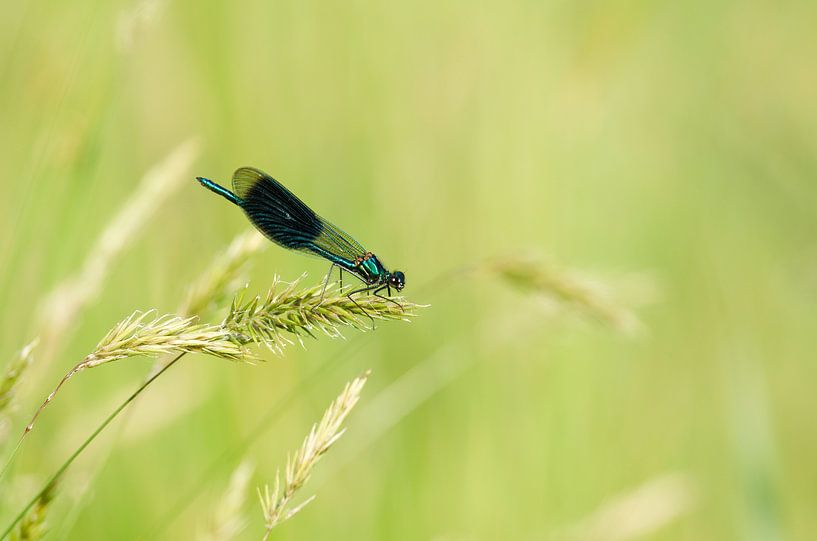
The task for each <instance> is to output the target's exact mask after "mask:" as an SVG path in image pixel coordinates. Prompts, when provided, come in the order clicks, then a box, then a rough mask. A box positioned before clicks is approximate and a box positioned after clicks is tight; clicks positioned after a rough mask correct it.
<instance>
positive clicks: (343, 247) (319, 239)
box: [196, 167, 406, 312]
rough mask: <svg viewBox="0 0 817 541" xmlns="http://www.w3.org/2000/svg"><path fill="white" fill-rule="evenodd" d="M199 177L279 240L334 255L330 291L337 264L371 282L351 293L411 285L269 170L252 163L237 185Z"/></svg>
mask: <svg viewBox="0 0 817 541" xmlns="http://www.w3.org/2000/svg"><path fill="white" fill-rule="evenodd" d="M196 180H198V181H199V182H200V183H201V185H202V186H204V187H205V188H207V189H209V190H211V191H213V192H215V193H217V194H218V195H220V196H222V197H224V198H225V199H226V200H227V201H229V202H231V203H233V204H235V205H238V206H239V207H241V208H242V210H244V213H245V214H246V215H247V217H248V218H249V219H250V222H252V224H253V225H254V226H255V227H256V228H257V229H258V230H259V231H260V232H261V233H263V234H264V236H266V237H267V238H268V239H269V240H271V241H272V242H274V243H275V244H277V245H279V246H283V247H284V248H288V249H290V250H298V251H300V252H305V253H307V254H312V255H317V256H319V257H322V258H324V259H326V260H328V261H329V262H330V263H331V266H330V267H329V273H328V274H327V275H326V280H325V281H324V291H325V289H326V284H327V283H328V281H329V277H330V276H331V274H332V270H333V269H334V268H335V267H338V268H339V269H340V272H341V280H342V279H343V271H346V272H348V273H349V274H352V275H353V276H355V277H356V278H358V279H360V280H361V281H362V282H363V283H364V284H365V286H364V287H362V288H360V289H356V290H354V291H352V292H350V293H349V294H348V297H349V298H350V299H351V298H352V297H351V296H352V295H354V294H356V293H361V292H364V291H372V292H373V293H374V294H375V295H378V294H379V293H380V292H381V291H383V290H384V289H385V290H386V292H387V294H389V295H391V290H392V288H394V289H396V290H397V291H400V290H401V289H403V286H405V284H406V277H405V275H404V274H403V273H402V272H400V271H394V272H389V271H388V270H387V269H386V267H384V266H383V264H382V263H381V262H380V260H379V259H378V258H377V256H376V255H374V254H373V253H372V252H369V251H367V250H366V249H365V248H363V246H361V245H360V243H359V242H357V241H356V240H355V239H353V238H352V237H351V236H350V235H349V234H347V233H346V232H344V231H343V230H342V229H340V228H339V227H337V226H336V225H334V224H332V223H331V222H329V221H328V220H325V219H323V218H321V217H320V216H319V215H318V214H317V213H315V211H313V210H312V209H310V208H309V207H308V206H306V204H305V203H304V202H303V201H301V200H300V199H298V198H297V197H296V196H295V194H293V193H292V192H290V191H289V190H287V189H286V188H285V187H284V186H283V185H282V184H281V183H280V182H278V181H277V180H275V179H274V178H272V177H271V176H269V175H268V174H266V173H264V172H263V171H260V170H258V169H255V168H252V167H242V168H240V169H238V170H236V172H235V173H234V174H233V191H230V190H228V189H227V188H225V187H224V186H220V185H219V184H216V183H215V182H213V181H212V180H209V179H206V178H204V177H196ZM341 285H342V282H341ZM378 296H380V295H378ZM321 298H323V293H321ZM384 298H385V297H384ZM352 300H353V299H352ZM389 300H391V299H389ZM353 302H354V300H353ZM392 302H396V301H392ZM398 306H399V304H398ZM364 312H365V310H364Z"/></svg>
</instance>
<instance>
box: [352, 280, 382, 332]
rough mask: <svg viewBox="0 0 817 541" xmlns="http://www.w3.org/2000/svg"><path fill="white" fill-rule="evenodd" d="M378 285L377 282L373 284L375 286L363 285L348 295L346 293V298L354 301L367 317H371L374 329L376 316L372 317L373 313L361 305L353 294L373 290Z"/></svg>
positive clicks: (373, 328)
mask: <svg viewBox="0 0 817 541" xmlns="http://www.w3.org/2000/svg"><path fill="white" fill-rule="evenodd" d="M378 285H379V284H375V285H373V286H366V287H361V288H360V289H355V290H354V291H352V292H350V293H349V294H348V295H346V298H347V299H349V300H350V301H352V303H353V304H354V305H355V306H357V307H358V309H360V311H361V312H363V313H364V314H366V317H368V318H369V319H370V320H371V321H372V330H375V326H374V318H373V317H372V315H371V314H370V313H369V312H367V311H366V309H365V308H363V307H362V306H360V305H359V304H358V303H357V301H356V300H355V299H353V298H352V295H355V294H357V293H363V292H364V291H371V290H372V289H374V288H376V287H378Z"/></svg>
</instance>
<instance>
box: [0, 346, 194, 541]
mask: <svg viewBox="0 0 817 541" xmlns="http://www.w3.org/2000/svg"><path fill="white" fill-rule="evenodd" d="M186 353H187V352H184V351H183V352H180V353H179V354H178V355H177V356H176V357H175V358H174V359H173V360H172V361H171V362H169V363H168V364H167V365H166V366H165V367H164V368H162V369H161V370H160V371H159V372H157V373H156V374H155V375H154V376H153V377H151V378H150V379H147V380H145V382H144V383H142V384H141V385H140V386H139V388H137V389H136V391H134V392H133V393H132V394H131V395H130V396H129V397H128V398H127V399H125V401H124V402H122V403H121V404H120V405H119V406H118V407H117V408H116V409H115V410H114V411H113V412H112V413H111V414H110V415H108V417H107V418H106V419H105V420H104V421H102V423H101V424H100V425H99V426H98V427H97V428H96V430H94V431H93V432H92V433H91V435H90V436H88V437H87V438H85V441H83V442H82V444H81V445H80V446H79V447H77V448H76V450H75V451H74V452H73V453H72V454H71V456H69V457H68V458H67V459H66V460H65V462H63V463H62V465H61V466H60V467H59V468H58V469H57V471H56V472H54V473H53V474H52V475H51V477H49V478H48V481H46V483H45V485H44V486H43V488H42V489H41V490H40V491H39V492H37V494H36V495H34V497H33V498H31V500H30V501H29V502H28V504H27V505H26V506H25V507H24V508H23V510H22V511H20V513H19V514H18V515H17V517H15V519H14V520H12V522H11V524H9V525H8V527H7V528H6V530H5V531H4V532H3V533H2V534H0V539H3V538H5V537H6V536H7V535H9V533H11V531H12V530H13V529H14V527H15V526H16V525H17V524H18V523H19V522H20V521H21V520H23V519H24V518H25V516H26V515H27V514H28V512H29V511H30V510H31V509H32V508H33V507H34V506H35V505H36V504H37V502H38V501H40V500H41V498H43V495H45V494H46V493H47V492H48V491H49V490H51V487H52V486H53V485H54V484H56V483H57V482H58V481H59V479H60V478H61V477H62V475H63V474H64V473H65V471H66V470H67V469H68V468H69V467H70V466H71V464H73V462H74V461H75V460H76V459H77V457H78V456H79V455H80V454H82V452H83V451H84V450H85V448H86V447H88V446H89V445H90V444H91V442H92V441H94V440H95V439H96V437H97V436H98V435H99V434H100V433H101V432H102V431H103V430H105V427H107V426H108V425H109V424H111V422H112V421H113V420H114V419H116V417H117V416H118V415H119V414H120V413H122V410H124V409H125V408H126V407H128V404H130V403H131V402H133V400H135V399H136V397H137V396H139V395H140V394H141V393H142V391H144V390H145V389H146V388H147V387H148V386H149V385H150V384H151V383H153V382H154V381H156V379H157V378H158V377H159V376H161V375H162V374H164V373H165V372H166V371H167V370H168V369H169V368H170V367H171V366H173V365H174V364H176V363H177V362H178V361H179V359H181V358H182V357H184V355H185V354H186Z"/></svg>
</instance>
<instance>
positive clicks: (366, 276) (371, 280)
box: [354, 252, 389, 284]
mask: <svg viewBox="0 0 817 541" xmlns="http://www.w3.org/2000/svg"><path fill="white" fill-rule="evenodd" d="M354 264H355V269H356V270H357V272H358V275H359V276H360V277H361V278H363V280H365V281H366V283H368V284H379V283H383V282H384V281H386V280H387V279H388V277H389V271H387V270H386V268H385V267H384V266H383V264H382V263H380V261H379V260H378V259H377V256H375V255H374V254H373V253H371V252H366V254H365V255H363V256H361V257H358V258H357V259H356V260H355V261H354Z"/></svg>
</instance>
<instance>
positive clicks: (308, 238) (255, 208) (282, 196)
mask: <svg viewBox="0 0 817 541" xmlns="http://www.w3.org/2000/svg"><path fill="white" fill-rule="evenodd" d="M233 191H234V192H235V193H236V195H237V196H238V197H239V198H241V208H243V209H244V212H246V214H247V216H248V217H249V218H250V221H251V222H252V223H253V225H255V227H257V228H258V230H259V231H261V232H262V233H263V234H264V235H265V236H266V237H267V238H268V239H270V240H271V241H273V242H275V243H276V244H279V245H280V246H283V247H284V248H289V249H292V250H300V251H303V252H308V253H311V254H315V255H319V256H321V257H325V258H329V259H332V258H331V257H329V256H334V257H335V258H340V259H345V260H348V261H352V260H354V259H355V258H356V257H358V256H362V255H363V254H364V253H365V252H366V250H365V249H364V248H363V247H362V246H361V245H360V244H359V243H358V242H357V241H355V240H354V239H353V238H352V237H350V236H349V235H348V234H346V233H344V232H343V231H342V230H340V229H339V228H338V227H337V226H335V225H333V224H331V223H329V222H328V221H326V220H324V219H323V218H321V217H320V216H318V215H317V214H316V213H315V212H314V211H313V210H312V209H310V208H309V207H308V206H306V204H305V203H304V202H303V201H301V200H300V199H298V198H297V197H296V196H295V194H293V193H292V192H290V191H289V190H287V189H286V188H285V187H284V186H283V185H282V184H281V183H280V182H278V181H277V180H275V179H274V178H272V177H271V176H269V175H267V174H266V173H264V172H263V171H259V170H258V169H254V168H252V167H242V168H241V169H238V170H237V171H236V172H235V174H234V175H233Z"/></svg>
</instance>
